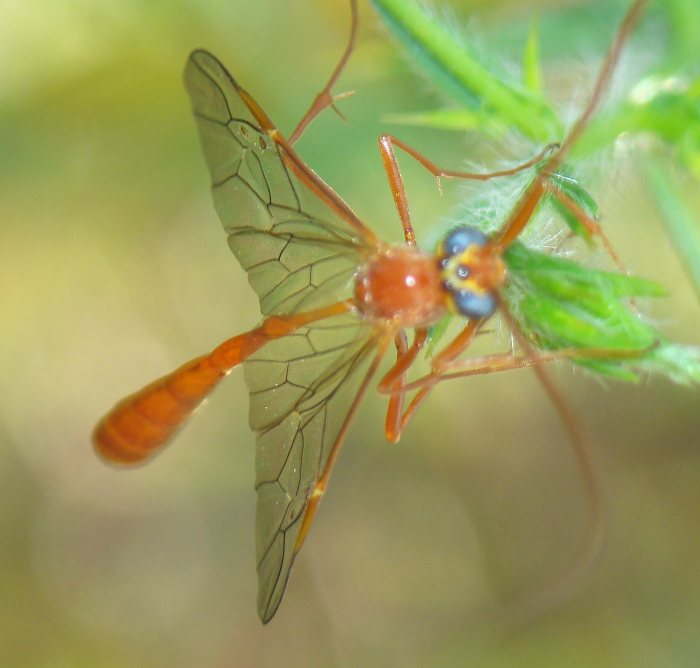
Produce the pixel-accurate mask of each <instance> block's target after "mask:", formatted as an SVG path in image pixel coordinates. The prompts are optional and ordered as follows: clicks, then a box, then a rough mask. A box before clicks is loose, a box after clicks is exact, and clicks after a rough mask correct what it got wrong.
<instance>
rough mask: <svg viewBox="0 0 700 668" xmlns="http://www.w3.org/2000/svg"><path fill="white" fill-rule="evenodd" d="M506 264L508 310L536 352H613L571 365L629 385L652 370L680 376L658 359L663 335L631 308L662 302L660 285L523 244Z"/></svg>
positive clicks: (512, 250)
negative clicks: (643, 301) (634, 302)
mask: <svg viewBox="0 0 700 668" xmlns="http://www.w3.org/2000/svg"><path fill="white" fill-rule="evenodd" d="M505 260H506V264H507V266H508V270H509V272H510V273H509V283H508V285H507V288H506V290H505V294H506V301H507V304H508V306H509V308H510V310H511V311H512V312H513V314H514V315H515V317H516V319H517V321H518V323H519V325H520V326H521V327H522V329H523V331H524V332H525V333H526V335H527V336H528V337H529V338H530V339H531V340H532V342H533V343H534V344H535V345H536V346H537V347H538V348H540V349H543V350H558V349H562V348H576V349H578V348H581V349H590V350H592V351H598V353H600V352H602V351H609V352H610V356H609V357H607V356H606V357H605V358H600V357H596V356H592V357H590V358H586V357H585V356H582V357H581V358H577V359H575V360H573V361H574V362H576V363H577V364H581V365H584V366H586V367H588V368H589V369H591V370H593V371H596V372H598V373H601V374H605V375H608V376H613V377H616V378H618V379H620V380H625V381H633V380H636V379H637V378H638V377H639V374H640V372H641V371H642V370H645V369H651V368H653V369H654V370H656V371H663V370H664V368H666V369H667V371H668V373H667V375H669V376H671V375H672V373H671V372H672V371H673V373H676V370H675V367H674V368H673V369H672V368H671V367H672V365H671V364H669V363H666V364H663V363H662V362H663V360H660V358H659V357H658V346H659V344H660V342H661V341H663V337H662V336H661V334H660V333H659V332H657V331H656V329H655V328H654V327H652V326H651V325H649V324H648V323H646V322H645V321H644V320H642V319H641V318H640V317H639V315H638V314H637V313H636V312H635V311H634V310H633V309H632V308H631V307H630V305H629V303H628V302H627V300H628V299H629V298H633V297H659V296H662V295H663V294H665V291H664V290H663V288H661V287H660V286H658V285H657V284H655V283H653V282H651V281H648V280H646V279H643V278H639V277H636V276H628V275H625V274H617V273H613V272H607V271H599V270H593V269H587V268H584V267H582V266H581V265H579V264H577V263H575V262H572V261H570V260H566V259H563V258H560V257H554V256H552V255H547V254H545V253H541V252H538V251H534V250H532V249H528V248H527V247H526V246H524V245H523V244H522V243H519V242H516V243H514V244H513V245H512V246H511V247H510V248H509V249H508V250H507V252H506V254H505ZM615 352H619V356H616V355H615ZM630 353H632V354H630ZM634 353H637V354H634ZM652 356H653V357H652ZM652 360H653V361H654V364H653V365H652V366H649V365H650V363H651V361H652Z"/></svg>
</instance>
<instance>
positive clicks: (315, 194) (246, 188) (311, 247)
mask: <svg viewBox="0 0 700 668" xmlns="http://www.w3.org/2000/svg"><path fill="white" fill-rule="evenodd" d="M644 2H645V0H637V1H636V2H635V3H634V5H633V6H632V8H631V10H630V11H629V12H628V14H627V16H626V18H625V20H624V22H623V24H622V26H621V28H620V30H619V32H618V34H617V36H616V38H615V41H614V43H613V46H612V47H611V50H610V53H609V54H608V57H607V59H606V61H605V64H604V66H603V69H602V71H601V74H600V76H599V78H598V81H597V83H596V85H595V88H594V91H593V94H592V96H591V100H590V102H589V104H588V105H587V107H586V109H585V110H584V112H583V114H582V115H581V117H580V118H579V120H578V121H577V122H576V123H575V124H574V126H573V127H572V129H571V131H570V133H569V135H568V136H567V137H566V138H565V139H564V141H563V142H562V143H561V145H550V146H548V147H546V148H545V149H544V150H543V151H542V152H541V153H540V154H539V155H537V156H535V157H534V158H533V159H531V160H528V161H527V162H525V163H523V164H522V165H518V166H516V167H514V168H512V169H508V170H503V171H499V172H492V173H489V174H471V173H463V172H456V171H448V170H443V169H440V168H439V167H437V166H436V165H435V164H433V163H432V162H430V161H429V160H427V159H426V158H425V157H424V156H422V155H421V154H419V153H417V152H416V151H415V150H413V149H412V148H410V147H409V146H407V145H406V144H404V143H402V142H401V141H400V140H398V139H396V138H394V137H392V136H390V135H382V137H381V138H380V140H379V148H380V152H381V157H382V160H383V163H384V166H385V169H386V172H387V176H388V178H389V182H390V186H391V190H392V194H393V197H394V201H395V204H396V207H397V209H398V213H399V218H400V220H401V224H402V227H403V232H404V244H402V245H390V244H387V243H384V242H383V241H381V240H380V239H378V238H377V237H376V235H375V234H374V233H373V232H372V231H371V230H370V229H369V228H368V227H367V226H366V225H364V224H363V223H362V222H361V221H360V220H359V218H358V217H357V216H356V214H355V213H354V212H353V211H352V209H351V208H350V207H349V206H348V205H347V204H346V203H345V202H344V201H343V200H342V199H341V198H340V197H339V196H338V195H337V194H336V193H335V192H334V191H333V190H332V189H331V188H330V187H329V186H328V185H327V184H326V183H325V182H324V181H322V180H321V179H320V178H319V177H318V175H316V174H315V173H314V172H313V171H312V170H311V169H310V168H309V167H308V166H307V165H306V164H305V163H304V162H303V161H302V160H301V158H300V157H299V156H298V155H297V153H296V152H295V150H294V148H293V143H294V142H295V141H296V140H297V139H298V137H299V136H300V135H301V134H302V132H303V131H304V129H305V128H306V126H307V125H308V124H309V122H310V121H311V120H312V119H313V118H314V117H315V116H316V115H317V114H318V113H319V112H320V111H322V110H323V109H324V108H325V107H327V106H330V105H332V102H333V98H332V96H331V92H330V91H331V88H332V86H333V85H334V84H335V81H336V80H337V78H338V76H339V74H340V72H341V71H342V69H343V67H344V66H345V64H346V62H347V59H348V57H349V55H350V53H351V51H352V49H353V45H354V41H355V34H356V27H357V11H356V3H355V1H354V0H353V2H351V5H352V8H353V23H352V30H351V38H350V41H349V44H348V46H347V48H346V50H345V52H344V54H343V56H342V58H341V59H340V62H339V63H338V66H337V67H336V69H335V71H334V72H333V74H332V75H331V77H330V79H329V81H328V83H327V84H326V87H325V88H324V90H323V91H322V92H321V94H320V95H319V96H318V97H317V98H316V100H315V102H314V104H313V105H312V106H311V108H310V109H309V111H308V112H307V113H306V115H305V116H304V117H303V118H302V120H301V122H300V123H299V125H298V126H297V128H296V129H295V130H294V132H293V133H292V134H291V135H290V138H289V139H285V138H284V137H283V136H282V134H281V133H280V132H279V130H278V129H277V128H276V127H275V125H274V124H273V123H272V121H271V120H270V119H269V118H268V116H267V115H266V114H265V112H264V111H263V110H262V109H261V108H260V107H259V106H258V104H257V103H256V102H255V100H254V99H253V98H252V97H251V96H250V95H249V94H248V93H247V92H246V91H245V90H244V89H242V88H241V87H240V86H239V84H238V83H237V82H236V81H235V80H234V79H233V77H232V76H231V75H230V74H229V73H228V72H227V70H226V69H225V68H224V66H223V65H222V64H221V63H220V62H219V61H218V60H217V59H216V58H215V57H214V56H212V55H211V54H209V53H208V52H206V51H201V50H200V51H195V52H194V53H193V54H192V55H191V57H190V59H189V61H188V63H187V67H186V71H185V82H186V86H187V90H188V92H189V94H190V98H191V100H192V106H193V112H194V116H195V118H196V120H197V124H198V129H199V134H200V139H201V143H202V147H203V151H204V154H205V157H206V160H207V164H208V167H209V172H210V175H211V182H212V192H213V197H214V204H215V207H216V209H217V212H218V214H219V217H220V218H221V220H222V223H223V226H224V229H225V230H226V232H227V233H228V240H229V245H230V247H231V249H232V251H233V252H234V254H235V255H236V257H237V259H238V260H239V262H240V263H241V265H242V266H243V268H244V269H245V270H246V271H247V272H248V277H249V281H250V283H251V286H252V287H253V289H254V290H255V291H256V292H257V294H258V296H259V298H260V305H261V311H262V313H263V315H264V316H265V319H264V320H263V322H262V323H261V324H260V325H259V326H258V327H256V328H255V329H253V330H251V331H249V332H246V333H244V334H240V335H238V336H235V337H233V338H232V339H229V340H228V341H225V342H224V343H222V344H221V345H219V346H218V347H217V348H215V349H214V350H213V351H212V352H211V353H209V354H208V355H204V356H202V357H199V358H197V359H195V360H193V361H191V362H189V363H188V364H186V365H185V366H183V367H181V368H180V369H178V370H176V371H174V372H173V373H171V374H170V375H168V376H165V377H164V378H162V379H160V380H158V381H156V382H154V383H153V384H151V385H149V386H147V387H146V388H144V389H143V390H141V391H140V392H137V393H136V394H134V395H131V396H129V397H127V398H126V399H124V400H122V401H121V402H120V403H119V404H117V405H116V406H115V407H114V408H113V409H112V411H111V412H110V413H109V414H108V415H107V416H105V417H104V418H103V419H102V421H101V422H100V423H99V424H98V426H97V428H96V430H95V433H94V435H93V440H94V443H95V445H96V448H97V449H98V451H99V452H100V453H101V454H102V455H103V456H104V457H105V458H106V459H108V460H110V461H113V462H117V463H121V464H134V463H138V462H141V461H143V460H145V459H147V458H148V457H150V456H152V455H153V454H155V453H156V452H157V451H158V450H159V449H160V448H161V447H162V446H163V445H165V444H166V443H167V442H168V441H169V440H170V439H171V438H172V436H173V435H174V434H175V432H176V431H177V430H178V429H179V428H180V427H181V426H182V424H183V423H184V422H185V420H186V419H187V418H188V417H189V416H190V415H191V414H192V412H193V411H194V409H195V408H196V407H197V406H198V405H199V404H200V403H201V402H202V400H203V399H204V398H205V397H206V396H207V395H208V394H209V393H210V392H211V391H212V390H213V388H214V387H216V385H217V384H218V383H219V382H220V380H221V379H222V378H223V377H224V376H225V375H226V374H228V373H229V372H230V371H231V370H232V369H233V368H234V367H236V366H238V365H239V364H241V363H244V366H245V376H246V382H247V384H248V387H249V390H250V397H251V406H250V424H251V427H252V429H253V430H254V431H255V432H256V433H257V459H256V469H257V470H256V489H257V493H258V502H257V518H256V522H257V528H256V536H257V563H258V577H259V583H260V588H259V597H258V609H259V613H260V616H261V618H262V620H263V621H264V622H267V621H269V620H270V619H271V618H272V616H273V615H274V613H275V611H276V610H277V607H278V606H279V603H280V601H281V599H282V595H283V593H284V589H285V586H286V583H287V579H288V576H289V572H290V569H291V566H292V563H293V561H294V558H295V557H296V554H297V553H298V551H299V549H300V548H301V546H302V544H303V542H304V539H305V538H306V535H307V533H308V529H309V526H310V524H311V522H312V520H313V518H314V515H315V513H316V510H317V508H318V504H319V502H320V500H321V498H322V496H323V493H324V492H325V489H326V486H327V484H328V478H329V476H330V473H331V469H332V467H333V464H334V462H335V460H336V458H337V455H338V452H339V449H340V446H341V444H342V442H343V439H344V437H345V435H346V432H347V430H348V427H349V425H350V422H351V420H352V418H353V416H354V415H355V413H356V411H357V407H358V405H359V402H360V400H361V398H362V396H363V395H364V393H365V391H366V390H367V388H368V386H369V384H370V382H371V380H372V378H373V376H374V375H375V373H376V371H377V369H378V367H379V364H380V361H381V360H382V358H383V357H384V355H385V353H386V352H387V350H388V349H389V347H390V346H391V345H392V343H393V344H394V345H395V347H396V350H397V360H396V363H395V364H394V366H393V367H392V368H391V369H390V370H389V371H388V373H387V374H386V375H385V376H384V377H383V378H382V380H381V381H380V383H379V390H380V391H381V392H382V393H384V394H387V395H388V396H389V408H388V411H387V420H386V429H385V431H386V435H387V438H388V439H389V440H391V441H398V439H399V438H400V436H401V433H402V431H403V430H404V428H405V427H406V425H407V423H408V422H409V420H410V419H411V417H412V416H413V415H414V414H415V411H416V410H417V408H418V407H419V406H420V404H421V403H422V402H423V400H424V399H425V398H426V396H427V395H428V394H429V392H430V390H431V389H432V388H433V387H434V386H435V385H436V384H437V383H439V382H440V381H441V380H442V379H444V378H446V377H454V376H459V375H472V374H475V373H488V372H491V371H500V370H505V369H511V368H519V367H522V366H526V365H530V364H533V365H535V369H536V370H537V373H538V375H539V376H540V378H541V379H542V380H543V382H544V384H545V388H546V389H547V391H548V392H549V394H550V395H551V396H552V397H553V399H554V401H555V404H556V406H557V407H558V409H559V410H560V412H561V413H562V415H563V417H564V420H565V423H566V425H567V427H568V429H569V432H570V435H571V437H572V440H573V442H574V444H575V447H576V450H577V455H578V457H579V460H580V463H581V464H582V467H583V469H584V475H585V477H586V479H587V483H588V485H589V487H590V488H591V490H592V489H593V488H594V487H595V485H594V482H593V477H592V472H591V470H590V464H589V462H588V460H587V458H586V455H585V454H584V448H583V444H582V439H581V436H580V434H579V431H578V429H577V427H576V424H575V423H574V421H573V419H572V418H571V415H570V413H569V412H568V409H567V408H566V406H565V405H564V404H563V403H562V401H561V399H560V397H559V396H558V395H557V394H556V393H555V392H554V391H553V389H552V386H551V384H550V383H549V381H548V379H547V376H546V375H544V371H543V369H542V368H541V366H540V365H539V362H542V361H545V360H549V359H555V358H564V357H574V356H576V352H577V351H575V350H559V351H555V352H550V353H541V354H538V353H536V352H535V351H534V349H533V347H532V345H531V344H530V343H529V342H528V340H527V339H526V338H525V336H524V335H523V334H522V333H521V332H520V331H519V330H518V328H517V325H516V324H515V322H514V320H513V318H512V317H511V316H510V315H509V314H508V312H507V310H506V309H505V306H504V304H503V300H502V299H501V297H500V289H501V286H502V285H503V284H504V283H505V282H506V281H507V270H506V266H505V263H504V261H503V259H502V256H503V253H504V251H505V250H506V249H507V248H508V246H509V245H510V244H511V243H512V242H513V241H514V240H515V239H516V238H517V237H518V235H519V234H520V232H521V231H522V230H523V228H524V227H525V226H526V225H527V223H528V222H529V221H530V220H531V218H532V215H533V212H534V211H535V209H536V207H537V206H538V204H539V203H540V202H541V200H542V199H543V197H544V196H545V195H547V194H553V195H555V196H556V197H557V198H558V199H559V200H560V201H562V203H563V204H564V205H565V206H568V208H569V209H570V211H571V212H572V213H573V214H574V215H577V217H578V218H579V220H580V221H581V223H582V224H583V225H584V226H586V228H587V229H588V230H589V231H590V232H592V233H595V234H598V235H600V236H601V238H602V239H603V241H604V242H605V243H606V245H607V241H606V240H605V238H604V237H602V233H601V232H600V229H599V228H598V226H597V224H596V223H595V221H592V220H590V219H588V218H586V216H585V214H583V212H581V211H580V209H579V208H577V207H576V205H575V203H573V202H571V201H567V198H566V196H565V195H564V194H563V193H561V192H559V191H556V190H553V189H552V187H551V185H550V183H549V178H550V175H551V174H553V173H555V172H556V170H557V168H559V167H560V166H561V164H562V162H563V160H564V158H565V156H566V155H567V152H568V151H569V149H570V148H571V146H572V145H573V143H574V142H575V141H576V139H577V138H578V137H579V136H580V134H581V133H582V132H583V130H584V129H585V126H586V125H587V123H588V121H589V119H590V117H591V115H592V114H593V112H594V110H595V108H596V106H597V105H598V103H599V101H600V99H601V97H602V95H603V92H604V89H605V87H606V86H607V83H608V81H609V79H610V75H611V72H612V70H613V67H614V65H615V63H616V62H617V59H618V57H619V53H620V49H621V46H622V44H623V42H624V39H625V37H626V36H627V34H628V33H629V31H630V30H631V27H632V25H633V24H634V22H635V20H636V19H637V17H638V16H639V14H640V12H641V9H642V7H643V5H644ZM396 146H398V147H399V148H401V149H402V150H404V151H406V152H407V153H408V154H409V155H411V156H412V157H414V158H415V159H417V160H418V161H419V162H421V164H423V165H424V166H425V167H426V168H427V169H428V170H429V171H431V172H432V173H433V175H435V176H436V177H437V178H438V179H439V178H440V177H455V178H465V179H469V178H471V179H479V180H486V179H490V178H497V177H507V176H510V175H512V174H516V173H517V172H519V171H522V170H523V169H526V168H529V167H533V166H535V165H537V166H538V171H537V175H536V176H535V177H534V179H533V180H532V182H531V183H530V185H529V186H528V187H527V188H526V189H525V191H524V193H523V195H522V196H521V198H520V200H519V201H518V203H517V204H516V206H515V207H514V209H513V210H512V212H511V213H510V214H509V216H508V217H507V219H506V221H505V222H504V223H503V225H502V227H501V228H500V230H498V231H497V232H496V233H495V234H494V235H492V236H490V237H487V236H486V235H484V234H483V233H482V232H481V231H479V230H477V229H475V228H472V227H469V226H459V227H456V228H454V229H453V230H451V231H450V232H449V233H448V234H447V235H446V237H445V238H444V239H443V240H442V243H441V244H440V247H439V249H438V252H437V254H431V253H426V252H424V251H422V250H420V249H419V248H418V245H417V243H416V239H415V234H414V231H413V228H412V225H411V220H410V215H409V209H408V202H407V199H406V195H405V192H404V189H403V183H402V180H401V175H400V172H399V169H398V164H397V161H396V157H395V155H394V147H396ZM613 258H614V259H616V256H614V255H613ZM498 311H500V312H501V314H502V315H503V317H504V318H505V321H506V323H507V325H508V326H509V328H510V329H511V331H512V332H513V335H514V336H515V337H516V340H517V341H518V342H519V344H520V345H521V347H522V348H524V354H523V355H520V356H517V355H515V354H514V353H504V354H501V355H493V356H491V357H489V358H488V359H486V361H484V359H483V358H482V360H479V361H476V362H475V361H474V360H469V359H460V358H459V356H460V355H461V354H462V353H463V352H464V351H465V350H466V349H467V347H468V346H469V344H470V343H471V342H472V341H473V339H474V337H475V336H476V335H477V333H478V332H479V331H480V329H482V327H483V325H484V323H486V322H487V321H488V319H489V318H490V317H491V316H492V315H494V313H496V312H498ZM448 312H452V313H456V314H458V315H460V316H462V317H464V318H466V320H467V322H466V325H465V326H464V328H463V329H462V331H461V332H460V333H459V334H458V335H457V336H456V337H455V338H454V339H453V340H452V341H451V342H450V343H449V344H448V345H446V346H445V347H444V348H443V349H442V350H440V351H438V352H437V353H436V354H435V355H434V356H433V357H432V359H431V371H430V372H429V373H428V374H427V375H426V376H424V377H423V378H420V379H418V380H416V381H414V382H411V383H408V382H407V373H408V371H409V369H410V368H411V366H412V364H413V362H414V361H415V359H416V357H417V355H418V353H419V351H420V350H421V349H422V348H423V346H424V344H425V342H426V340H427V339H428V327H429V326H430V325H433V324H435V323H437V322H438V321H440V320H441V319H442V318H444V316H445V315H446V314H447V313H448ZM407 329H408V330H414V335H413V339H412V342H411V344H410V345H409V343H408V337H407V335H406V330H407ZM578 352H579V353H580V351H578ZM592 355H594V352H592V351H590V350H589V351H586V356H588V357H591V356H592ZM412 390H416V392H415V394H414V395H413V397H412V400H411V401H410V403H409V405H408V406H407V407H404V398H405V395H406V394H407V393H408V392H409V391H412ZM591 495H592V496H595V494H594V493H593V492H591Z"/></svg>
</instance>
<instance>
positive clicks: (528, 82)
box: [523, 18, 542, 95]
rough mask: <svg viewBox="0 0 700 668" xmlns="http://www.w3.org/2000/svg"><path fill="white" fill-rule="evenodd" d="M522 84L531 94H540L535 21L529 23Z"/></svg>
mask: <svg viewBox="0 0 700 668" xmlns="http://www.w3.org/2000/svg"><path fill="white" fill-rule="evenodd" d="M523 84H524V85H525V88H526V89H527V90H529V91H530V92H531V93H535V94H537V95H540V94H541V93H542V69H541V67H540V49H539V43H538V35H537V21H536V20H535V19H534V18H533V19H532V21H531V22H530V32H529V33H528V35H527V42H525V51H524V52H523Z"/></svg>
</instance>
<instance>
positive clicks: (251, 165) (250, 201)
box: [185, 50, 376, 315]
mask: <svg viewBox="0 0 700 668" xmlns="http://www.w3.org/2000/svg"><path fill="white" fill-rule="evenodd" d="M185 85H186V88H187V91H188V93H189V95H190V98H191V101H192V108H193V112H194V116H195V118H196V120H197V126H198V129H199V136H200V140H201V144H202V148H203V151H204V155H205V157H206V161H207V165H208V167H209V172H210V175H211V182H212V192H213V197H214V205H215V207H216V210H217V213H218V214H219V218H220V219H221V222H222V224H223V226H224V229H225V230H226V232H227V233H228V235H229V245H230V247H231V250H232V251H233V253H234V254H235V256H236V257H237V258H238V261H239V262H240V263H241V265H242V266H243V268H244V269H245V270H246V271H247V272H248V280H249V281H250V284H251V286H252V287H253V289H254V290H255V291H256V292H257V294H258V296H259V298H260V308H261V310H262V312H263V313H264V314H266V315H278V314H282V313H293V312H299V311H305V310H310V309H312V308H316V307H318V306H319V305H323V304H327V303H330V302H332V301H338V300H339V299H344V298H347V297H349V296H350V291H351V286H352V280H351V279H352V276H353V274H354V272H355V271H356V270H357V267H358V266H359V264H360V263H361V262H362V259H363V257H364V255H365V254H366V253H368V252H370V251H371V250H372V249H373V248H374V245H375V243H376V241H375V237H374V235H373V233H372V232H371V231H370V230H368V229H367V228H366V227H365V226H364V225H363V224H362V223H361V222H360V221H359V220H358V219H357V216H356V215H355V214H354V213H353V212H352V210H351V209H350V208H349V207H348V205H347V204H345V202H343V200H341V199H340V197H338V195H337V194H336V193H335V192H333V190H331V189H330V188H329V187H328V186H327V185H326V184H325V183H324V182H323V181H321V179H320V178H319V177H318V176H317V175H316V174H315V173H314V172H313V171H312V170H311V169H310V168H309V167H307V166H306V165H305V164H304V163H303V162H302V161H301V160H300V159H299V157H298V156H297V155H296V153H295V152H294V151H293V150H292V149H291V148H290V147H289V145H288V144H287V143H286V142H285V140H284V139H283V138H282V137H281V136H280V134H279V132H278V131H277V129H276V128H275V127H274V125H273V124H272V122H271V121H270V120H269V118H268V117H267V116H266V115H265V113H264V112H263V111H262V109H260V107H259V106H258V105H257V103H256V102H255V101H254V100H253V99H252V98H251V97H250V95H248V93H247V92H246V91H245V90H243V89H242V88H241V87H240V86H239V85H238V83H237V82H236V81H235V80H234V79H233V77H232V76H231V75H230V74H229V73H228V71H227V70H226V68H225V67H224V66H223V65H222V64H221V63H220V62H219V61H218V60H217V59H216V58H215V57H214V56H212V55H211V54H210V53H208V52H206V51H201V50H200V51H195V52H194V53H192V55H191V56H190V58H189V60H188V62H187V67H186V69H185Z"/></svg>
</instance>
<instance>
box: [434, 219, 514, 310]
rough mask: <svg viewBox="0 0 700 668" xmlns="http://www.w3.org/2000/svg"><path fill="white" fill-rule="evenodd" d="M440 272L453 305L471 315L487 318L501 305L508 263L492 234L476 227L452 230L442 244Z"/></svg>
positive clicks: (454, 307) (453, 307)
mask: <svg viewBox="0 0 700 668" xmlns="http://www.w3.org/2000/svg"><path fill="white" fill-rule="evenodd" d="M440 272H441V277H442V285H443V288H444V289H445V290H446V291H447V293H448V303H449V304H450V306H451V308H452V309H453V310H454V311H456V312H457V313H460V314H461V315H463V316H466V317H467V318H486V317H488V316H490V315H492V314H493V313H494V312H495V310H496V307H497V305H498V301H497V298H496V290H497V288H498V287H499V286H500V285H502V283H503V281H504V280H505V272H506V270H505V265H504V264H503V260H502V259H501V256H500V253H498V252H496V250H495V249H494V247H493V246H492V245H491V244H489V240H488V237H487V236H486V235H485V234H484V233H483V232H481V231H480V230H477V229H476V228H474V227H468V226H464V227H458V228H457V229H454V230H452V231H451V232H450V233H449V234H448V235H447V236H446V237H445V239H444V240H443V242H442V244H441V246H440Z"/></svg>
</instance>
